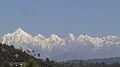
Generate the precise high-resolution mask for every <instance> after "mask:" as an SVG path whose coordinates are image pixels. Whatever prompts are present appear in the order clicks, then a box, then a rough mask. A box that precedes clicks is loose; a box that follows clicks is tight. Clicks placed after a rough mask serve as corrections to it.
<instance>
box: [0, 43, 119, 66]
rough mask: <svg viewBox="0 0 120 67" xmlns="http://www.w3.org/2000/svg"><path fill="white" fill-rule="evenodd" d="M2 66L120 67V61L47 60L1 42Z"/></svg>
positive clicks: (0, 58) (0, 63)
mask: <svg viewBox="0 0 120 67" xmlns="http://www.w3.org/2000/svg"><path fill="white" fill-rule="evenodd" d="M38 56H40V54H38ZM0 67H120V63H118V62H113V63H112V64H106V63H104V62H101V63H88V62H86V61H84V60H71V61H67V62H55V61H52V60H50V59H49V58H46V60H43V59H37V58H35V57H33V56H31V55H28V54H27V53H26V52H22V51H21V50H19V49H15V48H14V46H12V45H11V46H9V45H6V44H1V43H0Z"/></svg>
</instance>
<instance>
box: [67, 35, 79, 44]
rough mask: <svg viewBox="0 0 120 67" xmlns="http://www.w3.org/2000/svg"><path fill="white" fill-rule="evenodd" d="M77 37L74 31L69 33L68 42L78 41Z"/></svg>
mask: <svg viewBox="0 0 120 67" xmlns="http://www.w3.org/2000/svg"><path fill="white" fill-rule="evenodd" d="M76 39H77V37H76V36H75V35H74V34H72V33H69V34H68V37H67V40H68V42H71V41H72V42H74V41H76Z"/></svg>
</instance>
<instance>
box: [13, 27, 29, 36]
mask: <svg viewBox="0 0 120 67" xmlns="http://www.w3.org/2000/svg"><path fill="white" fill-rule="evenodd" d="M12 34H13V35H19V36H29V37H31V35H30V34H28V33H26V32H25V31H24V30H22V29H21V28H18V29H17V30H16V31H15V32H13V33H12Z"/></svg>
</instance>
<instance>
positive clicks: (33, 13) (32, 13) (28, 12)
mask: <svg viewBox="0 0 120 67" xmlns="http://www.w3.org/2000/svg"><path fill="white" fill-rule="evenodd" d="M22 11H23V14H24V15H25V16H37V15H38V12H37V11H36V10H35V9H27V8H23V9H22Z"/></svg>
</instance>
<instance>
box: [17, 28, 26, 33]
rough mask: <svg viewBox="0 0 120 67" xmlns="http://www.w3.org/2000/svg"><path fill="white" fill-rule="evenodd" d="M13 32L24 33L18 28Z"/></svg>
mask: <svg viewBox="0 0 120 67" xmlns="http://www.w3.org/2000/svg"><path fill="white" fill-rule="evenodd" d="M15 32H16V33H25V32H24V31H23V30H22V29H21V28H18V29H17V30H16V31H15Z"/></svg>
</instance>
